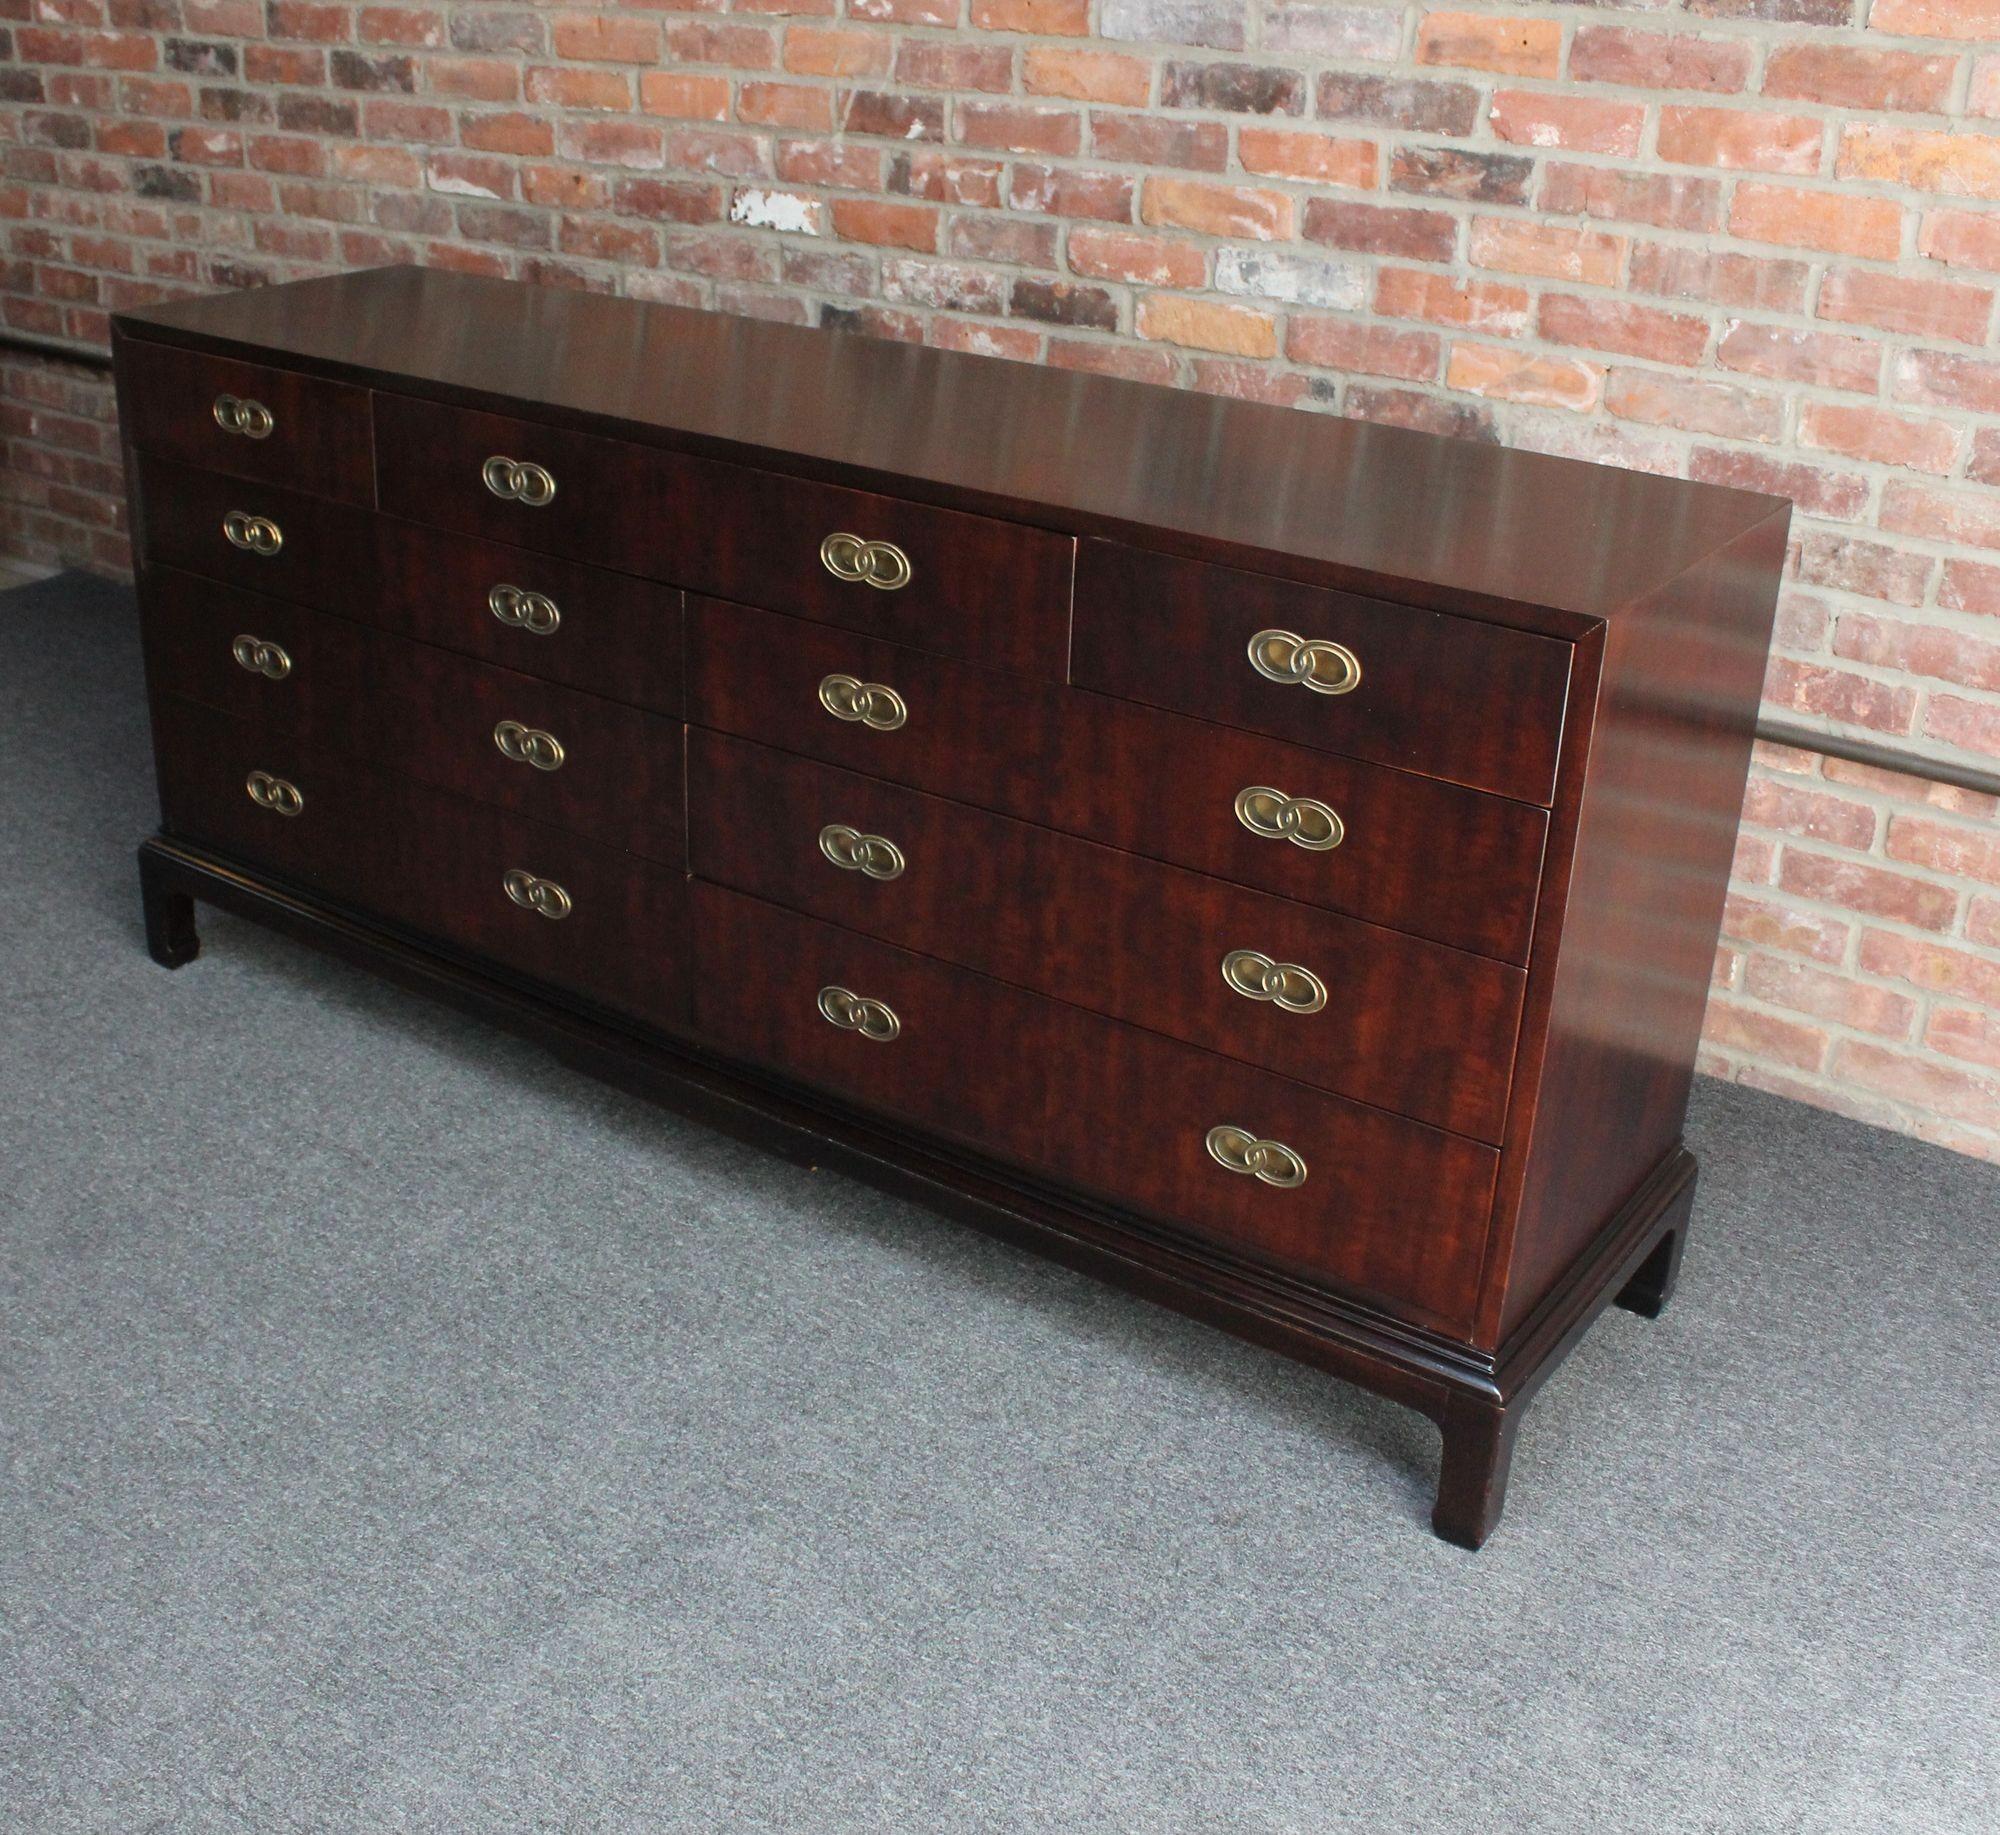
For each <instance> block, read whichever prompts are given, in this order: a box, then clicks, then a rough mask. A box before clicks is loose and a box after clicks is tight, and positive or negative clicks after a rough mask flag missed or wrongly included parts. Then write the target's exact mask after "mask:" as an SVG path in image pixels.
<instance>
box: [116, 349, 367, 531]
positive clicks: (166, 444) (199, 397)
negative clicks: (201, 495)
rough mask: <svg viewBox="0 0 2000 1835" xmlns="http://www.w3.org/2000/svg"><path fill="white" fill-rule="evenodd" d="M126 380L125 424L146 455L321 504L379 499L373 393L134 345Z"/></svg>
mask: <svg viewBox="0 0 2000 1835" xmlns="http://www.w3.org/2000/svg"><path fill="white" fill-rule="evenodd" d="M118 375H119V418H120V421H121V423H122V425H123V428H124V433H125V437H126V439H127V440H129V441H130V442H131V443H132V444H133V445H134V446H136V447H137V448H138V449H139V450H140V451H141V452H150V453H155V454H157V455H158V456H159V457H161V458H163V459H173V460H177V461H178V462H180V463H182V464H185V465H195V466H199V467H201V468H202V469H204V470H207V471H218V472H228V473H229V474H231V475H232V476H233V477H238V478H254V479H257V480H259V481H260V482H262V483H266V484H282V485H289V486H290V487H291V488H292V489H294V490H299V491H307V492H310V493H311V494H312V495H314V496H316V497H338V498H340V499H341V500H342V501H344V502H347V503H364V504H372V503H373V502H374V501H375V473H374V435H373V432H372V428H371V424H370V419H369V409H368V391H367V390H366V389H357V388H354V387H352V386H350V385H349V384H347V383H344V382H327V381H325V380H323V379H322V378H320V377H318V376H302V375H299V374H298V373H297V372H296V371H293V370H281V369H272V368H270V367H269V366H268V365H265V364H261V363H238V362H236V361H234V360H233V359H231V358H228V357H210V356H205V355H204V354H202V353H201V352H200V351H189V350H176V349H174V348H173V347H172V346H170V345H165V344H145V343H140V342H136V341H127V342H126V343H125V344H123V345H122V347H121V350H120V363H119V371H118Z"/></svg>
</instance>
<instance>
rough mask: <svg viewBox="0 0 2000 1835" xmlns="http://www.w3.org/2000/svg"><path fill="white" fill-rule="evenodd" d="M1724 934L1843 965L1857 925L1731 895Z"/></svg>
mask: <svg viewBox="0 0 2000 1835" xmlns="http://www.w3.org/2000/svg"><path fill="white" fill-rule="evenodd" d="M1807 896H1813V895H1812V894H1808V895H1807ZM1722 934H1723V935H1724V936H1726V937H1734V938H1736V939H1737V940H1738V941H1739V942H1742V943H1753V944H1755V945H1757V946H1758V947H1759V948H1761V949H1782V950H1787V951H1789V952H1790V953H1791V954H1793V955H1795V956H1807V957H1810V958H1811V959H1812V960H1813V961H1815V962H1839V961H1841V960H1843V959H1844V958H1845V957H1846V955H1847V946H1848V941H1849V939H1850V938H1851V937H1852V936H1853V935H1854V926H1853V925H1852V924H1850V923H1848V922H1847V921H1846V920H1845V919H1843V918H1839V917H1834V916H1830V915H1827V914H1824V913H1821V912H1815V911H1803V910H1800V909H1798V908H1797V907H1795V906H1788V905H1784V904H1779V903H1776V902H1774V901H1773V900H1771V899H1768V898H1762V897H1751V896H1750V895H1748V894H1746V893H1742V892H1731V893H1730V894H1729V897H1728V899H1727V900H1726V901H1725V903H1724V905H1723V912H1722Z"/></svg>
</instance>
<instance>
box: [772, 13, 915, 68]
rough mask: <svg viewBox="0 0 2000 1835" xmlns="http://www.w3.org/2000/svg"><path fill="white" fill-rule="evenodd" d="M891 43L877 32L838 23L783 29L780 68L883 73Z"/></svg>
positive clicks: (892, 55) (889, 61)
mask: <svg viewBox="0 0 2000 1835" xmlns="http://www.w3.org/2000/svg"><path fill="white" fill-rule="evenodd" d="M894 54H895V47H894V44H893V42H892V41H891V40H890V39H888V38H887V37H885V36H884V35H883V34H882V33H880V32H869V31H855V30H852V29H849V28H842V27H839V26H824V25H793V26H787V27H786V28H785V40H784V52H783V62H784V67H785V68H786V69H787V70H789V71H791V72H792V73H793V74H794V75H797V76H886V75H888V73H889V67H890V64H891V62H892V60H893V58H894Z"/></svg>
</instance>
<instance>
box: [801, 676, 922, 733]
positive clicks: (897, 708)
mask: <svg viewBox="0 0 2000 1835" xmlns="http://www.w3.org/2000/svg"><path fill="white" fill-rule="evenodd" d="M819 704H820V706H822V707H823V708H825V709H826V711H827V712H828V713H830V714H831V715H832V716H833V717H834V718H835V719H836V720H859V721H860V722H861V724H862V725H863V726H872V727H873V728H874V729H875V730H876V731H877V732H878V733H893V732H894V731H895V730H896V729H897V727H899V726H901V725H902V724H903V722H904V721H905V720H907V719H908V718H909V717H910V710H909V708H908V707H907V706H906V705H905V703H904V701H903V697H902V696H901V695H899V694H898V693H897V692H896V691H895V690H894V689H893V688H886V687H884V686H883V685H882V684H881V683H880V682H862V681H857V680H856V679H855V678H854V677H853V676H851V675H830V676H827V677H826V678H825V679H824V680H823V681H822V682H821V683H820V685H819Z"/></svg>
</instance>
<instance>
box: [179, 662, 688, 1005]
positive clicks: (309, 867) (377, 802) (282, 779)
mask: <svg viewBox="0 0 2000 1835" xmlns="http://www.w3.org/2000/svg"><path fill="white" fill-rule="evenodd" d="M154 731H155V745H156V749H157V753H158V758H159V767H160V801H161V807H162V811H163V813H164V816H165V823H166V828H167V830H168V832H169V833H171V834H175V835H179V836H182V837H183V838H185V839H187V840H190V841H194V842H197V843H201V844H205V845H207V846H210V847H214V848H216V849H218V850H219V851H221V852H223V853H226V854H230V855H233V856H235V857H237V858H239V859H242V860H244V861H247V862H250V863H252V864H255V865H258V866H261V867H265V868H267V869H269V870H270V871H272V872H275V873H279V874H283V875H284V876H286V877H288V878H291V879H295V880H298V881H300V882H301V883H303V884H306V885H309V886H313V887H316V888H318V889H319V890H321V891H323V892H324V893H326V894H327V895H328V896H329V897H331V898H335V899H338V900H340V901H341V902H343V903H347V904H352V905H354V906H356V907H358V908H360V909H363V910H366V911H372V912H374V913H376V914H377V915H379V916H381V917H385V918H388V919H390V920H392V921H394V922H396V923H400V924H403V925H405V926H407V927H408V928H410V929H411V930H414V931H418V932H420V933H422V934H424V935H426V936H430V937H434V938H436V939H438V940H439V941H441V942H444V943H447V944H451V945H454V946H456V947H458V948H460V949H464V950H467V951H470V952H472V953H474V954H476V955H480V956H484V957H487V958H489V959H490V960H492V961H494V962H496V963H499V964H501V965H502V966H503V967H506V968H509V969H512V970H514V971H516V972H517V973H520V974H523V975H528V976H531V977H532V978H534V979H535V980H537V981H543V982H547V983H549V984H550V985H551V986H554V987H557V988H565V989H568V990H570V991H572V992H574V993H578V994H581V995H584V996H585V997H586V998H588V999H591V1000H593V1001H596V1002H598V1003H600V1004H602V1005H604V1006H608V1007H612V1008H616V1009H618V1010H620V1011H622V1012H625V1013H629V1014H632V1015H635V1016H636V1017H638V1018H640V1019H642V1020H645V1021H646V1022H648V1023H649V1024H652V1025H657V1026H661V1027H666V1028H669V1029H675V1030H679V1029H683V1028H684V1027H685V1025H686V989H687V974H686V963H687V944H686V906H687V892H686V884H685V881H684V880H683V879H682V877H681V875H680V874H678V873H676V872H673V871H670V870H668V869H665V868H662V867H657V866H651V865H648V864H646V863H645V862H642V861H638V860H634V859H632V858H631V857H630V856H628V855H625V854H621V853H618V852H616V851H615V850H613V849H610V848H606V847H603V846H600V845H598V844H596V843H593V842H589V841H584V840H581V839H579V838H578V837H577V836H575V835H570V834H565V833H564V832H563V831H561V830H560V829H553V828H548V827H546V826H544V825H543V824H541V823H538V822H530V821H527V820H525V819H523V818H522V817H519V816H514V815H509V814H507V813H505V812H503V811H500V810H495V809H485V808H481V807H479V806H478V805H476V804H471V803H465V802H462V801H460V800H459V799H457V798H455V797H449V796H445V795H441V794H439V793H438V792H435V791H431V790H426V789H423V788H420V787H419V786H417V785H414V784H409V783H399V782H396V781H395V780H392V779H387V778H379V777H373V776H370V775H368V774H366V773H363V772H360V771H357V770H355V769H354V768H353V767H352V766H351V765H350V764H349V763H348V761H347V760H346V759H344V758H340V757H337V756H334V755H331V754H328V753H326V752H323V751H321V750H319V749H318V748H316V747H314V746H313V745H312V744H311V743H310V742H308V741H307V740H305V739H303V738H301V737H300V736H299V735H297V734H296V733H293V732H289V731H287V730H285V729H283V728H274V727H268V726H264V725H262V724H259V723H256V722H251V721H240V720H232V719H230V718H228V717H226V716H224V715H221V714H218V713H215V712H213V711H212V710H210V709H208V708H204V707H199V706H197V705H195V704H194V703H192V702H188V701H182V700H180V699H178V698H176V697H174V696H172V695H160V696H157V697H155V724H154ZM253 773H259V774H262V781H261V784H260V791H261V795H260V797H259V798H258V799H256V800H253V797H252V795H251V794H250V793H249V789H248V786H249V784H250V782H251V781H252V774H253ZM274 786H275V787H276V788H274ZM287 790H289V792H291V793H295V795H296V798H297V805H298V806H297V809H296V813H293V814H284V813H281V812H280V811H281V809H282V808H283V807H287V806H289V805H290V803H291V800H292V799H291V796H290V795H288V794H287ZM512 874H524V875H528V876H531V877H530V879H528V880H525V881H523V880H517V881H515V882H514V883H515V887H516V892H517V894H518V896H510V894H509V891H508V880H509V875H512ZM523 901H526V902H523ZM550 910H560V911H561V912H562V915H561V916H559V917H551V916H546V915H544V912H545V911H550Z"/></svg>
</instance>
